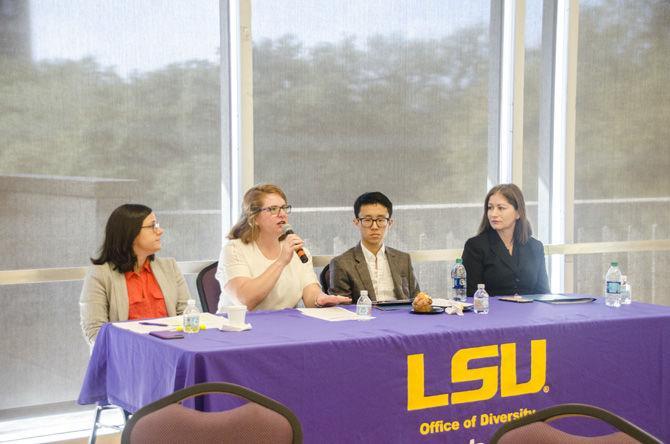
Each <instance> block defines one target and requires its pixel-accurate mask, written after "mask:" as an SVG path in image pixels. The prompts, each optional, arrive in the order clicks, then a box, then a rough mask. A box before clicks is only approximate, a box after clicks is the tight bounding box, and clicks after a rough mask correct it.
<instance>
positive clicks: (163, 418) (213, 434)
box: [121, 382, 302, 444]
mask: <svg viewBox="0 0 670 444" xmlns="http://www.w3.org/2000/svg"><path fill="white" fill-rule="evenodd" d="M208 393H229V394H232V395H235V396H238V397H240V398H244V399H246V400H247V401H248V402H247V403H245V404H243V405H241V406H239V407H235V408H233V409H230V410H226V411H223V412H201V411H197V410H193V409H189V408H186V407H184V406H182V405H181V404H180V403H179V402H180V401H182V400H184V399H186V398H190V397H192V396H198V395H203V394H208ZM185 442H197V443H203V444H206V443H224V444H228V443H230V444H233V443H241V442H243V443H256V444H261V443H268V444H270V443H277V444H296V443H302V428H301V426H300V422H299V421H298V418H297V417H296V416H295V415H294V414H293V412H291V411H290V410H289V409H288V408H287V407H286V406H284V405H282V404H280V403H279V402H277V401H275V400H273V399H271V398H268V397H267V396H264V395H261V394H260V393H257V392H255V391H253V390H250V389H248V388H245V387H242V386H239V385H236V384H228V383H223V382H210V383H204V384H197V385H194V386H191V387H187V388H185V389H182V390H178V391H176V392H174V393H173V394H171V395H168V396H166V397H165V398H162V399H159V400H158V401H155V402H153V403H151V404H149V405H146V406H144V407H142V408H141V409H140V410H138V411H137V412H136V413H135V414H134V415H133V416H132V417H131V418H130V420H129V421H128V424H127V425H126V427H125V428H124V430H123V434H122V436H121V443H122V444H153V443H155V444H159V443H160V444H172V443H174V444H177V443H185Z"/></svg>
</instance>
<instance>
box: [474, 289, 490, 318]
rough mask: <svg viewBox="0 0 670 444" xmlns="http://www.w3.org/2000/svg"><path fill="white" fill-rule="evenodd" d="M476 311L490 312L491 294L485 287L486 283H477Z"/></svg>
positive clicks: (479, 312) (478, 312) (480, 312)
mask: <svg viewBox="0 0 670 444" xmlns="http://www.w3.org/2000/svg"><path fill="white" fill-rule="evenodd" d="M474 302H475V307H474V309H475V313H477V314H487V313H488V312H489V294H488V293H487V292H486V290H485V289H484V284H477V291H476V292H475V301H474Z"/></svg>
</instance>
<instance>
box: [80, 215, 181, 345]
mask: <svg viewBox="0 0 670 444" xmlns="http://www.w3.org/2000/svg"><path fill="white" fill-rule="evenodd" d="M163 231H164V230H163V229H162V228H161V227H160V225H159V224H158V221H157V220H156V215H155V214H154V213H153V211H152V210H151V208H149V207H147V206H144V205H138V204H125V205H121V206H120V207H118V208H117V209H116V210H114V211H113V212H112V214H111V215H110V216H109V220H108V221H107V226H106V227H105V240H104V242H103V244H102V247H101V248H100V255H99V256H98V257H97V258H95V259H91V262H93V266H91V267H90V269H89V270H88V272H87V274H86V278H85V279H84V287H83V289H82V291H81V297H80V299H79V310H80V315H81V328H82V331H83V332H84V336H85V337H86V339H87V340H88V341H89V343H90V344H91V345H92V344H93V343H94V342H95V338H96V336H97V334H98V331H99V330H100V327H101V326H102V324H104V323H106V322H116V321H125V320H128V319H145V318H150V317H163V316H176V315H180V314H182V312H183V311H184V308H185V307H186V301H187V300H188V299H189V298H190V294H189V291H188V287H187V286H186V282H185V281H184V277H183V276H182V274H181V272H180V271H179V268H178V266H177V262H176V261H175V260H174V259H172V258H169V259H161V258H156V257H155V253H156V252H158V250H160V249H161V236H162V235H163Z"/></svg>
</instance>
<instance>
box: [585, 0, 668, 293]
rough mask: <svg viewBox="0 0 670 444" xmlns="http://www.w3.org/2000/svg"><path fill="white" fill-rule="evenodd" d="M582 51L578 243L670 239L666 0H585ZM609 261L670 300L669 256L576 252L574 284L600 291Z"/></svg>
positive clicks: (645, 289)
mask: <svg viewBox="0 0 670 444" xmlns="http://www.w3.org/2000/svg"><path fill="white" fill-rule="evenodd" d="M578 57H579V63H578V68H577V117H576V121H577V126H576V141H575V142H576V143H575V145H576V159H575V160H576V161H575V164H576V167H575V168H576V171H575V177H576V178H575V242H601V241H602V242H611V241H628V240H632V241H635V240H643V239H668V238H670V230H669V226H668V221H670V175H669V174H668V173H667V172H668V170H669V169H670V125H668V122H670V108H669V107H668V104H669V103H670V89H669V88H668V68H667V65H668V64H667V61H668V59H669V58H670V3H668V2H667V1H664V0H644V1H633V0H607V1H600V0H599V1H595V0H589V1H583V2H581V4H580V22H579V52H578ZM611 260H618V261H619V263H620V265H621V267H622V268H623V271H624V274H627V275H628V276H629V278H630V280H631V282H632V283H633V285H634V289H635V292H636V293H635V296H636V297H637V298H639V299H642V300H645V301H652V300H653V301H656V302H659V303H660V302H663V301H664V303H668V299H667V296H664V295H667V294H668V290H670V282H669V281H668V279H667V273H665V272H664V270H667V268H668V266H670V255H669V254H668V253H667V252H665V253H661V252H653V253H625V254H608V255H600V254H598V255H594V256H578V257H577V258H576V259H575V282H576V285H575V290H576V291H579V292H582V293H595V294H598V293H601V292H602V279H594V278H593V277H594V276H598V277H601V278H602V276H604V274H605V271H606V270H607V266H608V263H609V261H611Z"/></svg>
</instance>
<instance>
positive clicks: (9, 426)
mask: <svg viewBox="0 0 670 444" xmlns="http://www.w3.org/2000/svg"><path fill="white" fill-rule="evenodd" d="M93 415H94V412H93V410H92V409H91V410H84V411H77V412H69V413H61V414H52V415H45V416H34V417H25V418H14V419H0V443H20V444H29V443H30V444H32V443H68V444H75V443H76V444H78V443H86V442H88V437H89V434H90V433H91V427H92V424H93ZM102 422H103V423H104V424H105V425H118V424H123V416H122V414H121V412H120V411H115V410H111V411H106V412H103V419H102ZM97 442H98V443H99V444H111V443H119V442H121V434H120V433H119V432H118V431H117V430H114V429H112V428H107V427H104V428H101V429H99V432H98V439H97Z"/></svg>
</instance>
